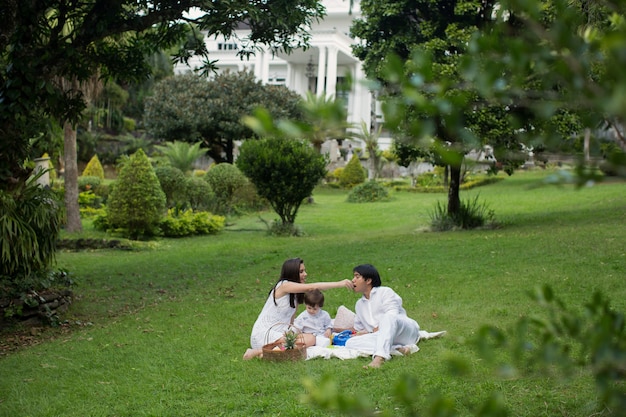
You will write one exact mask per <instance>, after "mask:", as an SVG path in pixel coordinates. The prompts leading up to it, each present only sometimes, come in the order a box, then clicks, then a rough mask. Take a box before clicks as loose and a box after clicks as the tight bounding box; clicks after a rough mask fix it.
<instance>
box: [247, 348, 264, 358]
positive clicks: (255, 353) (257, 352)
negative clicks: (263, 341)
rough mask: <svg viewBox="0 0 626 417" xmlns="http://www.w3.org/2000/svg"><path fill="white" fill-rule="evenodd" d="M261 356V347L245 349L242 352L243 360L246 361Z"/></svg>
mask: <svg viewBox="0 0 626 417" xmlns="http://www.w3.org/2000/svg"><path fill="white" fill-rule="evenodd" d="M261 356H263V350H262V349H246V353H244V354H243V360H245V361H247V360H250V359H252V358H257V357H261Z"/></svg>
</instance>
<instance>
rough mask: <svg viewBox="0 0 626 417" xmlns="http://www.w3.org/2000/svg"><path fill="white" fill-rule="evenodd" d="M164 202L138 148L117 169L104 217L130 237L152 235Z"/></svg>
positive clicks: (163, 195) (163, 208)
mask: <svg viewBox="0 0 626 417" xmlns="http://www.w3.org/2000/svg"><path fill="white" fill-rule="evenodd" d="M165 201H166V200H165V193H164V192H163V190H161V185H160V184H159V179H158V178H157V176H156V174H155V173H154V169H153V168H152V165H151V164H150V160H148V157H147V156H146V154H145V153H144V151H143V150H141V149H139V150H138V151H137V152H135V153H134V154H133V155H131V157H130V160H129V161H128V162H126V163H125V164H124V166H123V168H122V169H121V170H120V173H119V176H118V179H117V182H116V184H115V187H113V191H111V195H110V196H109V200H108V205H107V217H108V220H109V223H110V224H111V225H112V226H113V227H115V228H121V229H123V230H124V231H125V232H126V233H125V234H126V235H127V236H128V237H129V238H131V239H138V238H140V237H148V236H153V235H155V234H157V233H158V224H159V222H160V221H161V218H162V217H163V216H164V214H165Z"/></svg>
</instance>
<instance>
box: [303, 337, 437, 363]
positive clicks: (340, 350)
mask: <svg viewBox="0 0 626 417" xmlns="http://www.w3.org/2000/svg"><path fill="white" fill-rule="evenodd" d="M444 334H446V331H445V330H444V331H440V332H432V333H431V332H427V331H424V330H420V338H419V340H425V339H434V338H436V337H441V336H443V335H444ZM398 347H401V346H396V348H398ZM407 347H408V348H409V350H410V353H415V352H417V351H419V350H420V348H419V347H417V344H414V345H410V346H407ZM372 353H373V352H365V351H359V350H356V349H348V348H347V347H345V346H329V347H321V346H311V347H308V348H307V349H306V359H307V360H309V359H315V358H324V359H330V358H339V359H342V360H344V359H355V358H358V357H369V356H371V355H372ZM391 355H392V356H402V353H400V352H399V351H398V350H396V349H393V350H392V351H391Z"/></svg>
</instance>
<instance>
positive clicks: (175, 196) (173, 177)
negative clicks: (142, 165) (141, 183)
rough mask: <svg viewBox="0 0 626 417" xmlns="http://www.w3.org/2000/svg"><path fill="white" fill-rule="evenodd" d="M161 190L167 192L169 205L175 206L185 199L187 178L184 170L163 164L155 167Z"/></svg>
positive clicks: (166, 196)
mask: <svg viewBox="0 0 626 417" xmlns="http://www.w3.org/2000/svg"><path fill="white" fill-rule="evenodd" d="M154 173H155V175H156V176H157V178H158V179H159V184H160V185H161V190H163V192H164V193H165V199H166V204H167V207H174V206H175V205H176V204H177V203H180V201H181V199H184V194H185V193H184V189H185V183H186V178H185V174H184V173H183V171H181V170H180V169H178V168H176V167H173V166H171V165H161V166H158V167H156V168H155V169H154Z"/></svg>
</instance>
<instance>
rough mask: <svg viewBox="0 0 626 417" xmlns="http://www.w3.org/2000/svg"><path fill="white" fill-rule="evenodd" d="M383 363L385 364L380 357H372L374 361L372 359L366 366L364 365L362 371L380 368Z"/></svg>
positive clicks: (383, 359)
mask: <svg viewBox="0 0 626 417" xmlns="http://www.w3.org/2000/svg"><path fill="white" fill-rule="evenodd" d="M383 362H385V358H383V357H382V356H374V359H372V361H371V362H370V363H369V364H368V365H365V366H364V367H363V369H368V368H380V365H382V364H383Z"/></svg>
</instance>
